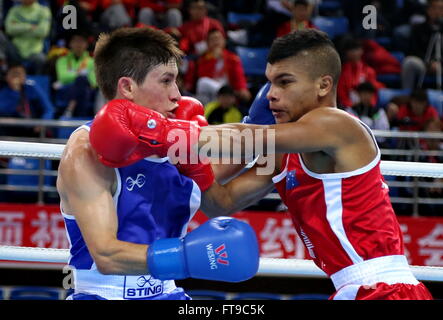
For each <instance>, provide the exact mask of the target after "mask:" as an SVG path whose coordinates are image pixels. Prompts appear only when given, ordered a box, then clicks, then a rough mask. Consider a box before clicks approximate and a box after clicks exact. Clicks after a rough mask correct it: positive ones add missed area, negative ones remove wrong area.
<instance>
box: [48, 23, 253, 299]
mask: <svg viewBox="0 0 443 320" xmlns="http://www.w3.org/2000/svg"><path fill="white" fill-rule="evenodd" d="M94 57H95V58H94V60H95V61H94V63H95V71H96V74H97V82H98V85H99V87H100V90H101V91H102V92H103V94H104V95H105V97H106V98H107V99H109V100H111V99H121V100H123V101H128V102H134V103H136V104H137V105H139V106H142V107H143V108H149V109H152V110H155V111H157V112H159V113H161V114H162V115H163V116H165V117H169V118H174V119H183V120H196V121H198V123H199V124H200V125H204V124H205V123H204V122H205V120H204V118H203V117H202V115H203V106H202V105H201V104H199V103H198V102H196V101H194V100H192V99H186V98H182V97H181V95H180V92H179V90H178V88H177V85H176V78H177V75H178V67H177V64H178V63H179V61H180V59H181V52H180V51H179V50H178V49H177V47H176V45H175V43H174V41H173V39H172V38H171V37H169V36H168V35H167V34H165V33H164V32H162V31H160V30H154V29H150V28H142V29H132V28H127V29H119V30H117V31H115V32H113V33H112V34H110V35H102V36H101V37H100V39H99V40H98V42H97V44H96V49H95V53H94ZM109 116H112V115H109ZM93 126H94V122H91V123H88V124H86V125H84V126H82V127H80V128H79V129H77V130H76V131H75V132H74V133H73V134H72V135H71V137H70V138H69V140H68V142H67V145H66V148H65V151H64V153H63V155H62V159H61V161H60V166H59V174H58V178H57V190H58V192H59V195H60V199H61V203H60V207H61V211H62V214H63V216H64V219H65V225H66V231H67V235H68V239H69V240H70V243H71V248H70V253H71V256H70V260H69V264H70V266H71V267H72V268H73V270H74V286H75V289H74V293H73V294H72V295H71V296H69V297H68V298H69V299H74V300H77V299H78V300H80V299H106V300H114V299H128V300H130V299H174V300H184V299H189V297H188V296H187V295H186V293H185V292H184V290H183V289H182V288H178V287H176V286H175V283H174V280H176V279H184V278H188V277H193V278H200V279H209V280H218V281H229V282H238V281H243V280H247V279H249V278H251V277H252V276H254V275H255V273H256V272H257V270H258V262H259V250H258V244H257V239H256V236H255V234H254V231H253V230H252V228H251V227H250V226H249V225H247V224H246V223H243V222H241V221H238V220H236V219H233V218H227V217H220V218H215V219H212V220H209V221H208V222H207V223H206V224H204V225H202V226H200V227H199V228H197V229H195V230H193V231H192V232H190V233H189V234H187V235H186V229H187V224H188V222H189V221H190V220H191V219H192V217H193V215H194V214H195V212H196V211H197V209H198V208H199V206H200V198H201V194H202V192H204V191H205V190H206V189H207V188H209V186H210V185H211V184H212V181H213V179H214V175H213V173H212V170H211V167H210V165H208V164H206V165H205V164H194V165H177V166H174V165H173V164H171V163H170V162H169V159H168V158H159V157H156V156H150V155H144V154H142V153H143V150H137V151H136V152H135V153H134V155H126V154H122V155H121V156H122V159H123V161H122V162H121V163H119V165H118V166H115V165H114V164H111V163H107V162H106V161H104V159H101V158H100V156H98V154H97V148H98V149H100V148H112V150H113V151H115V152H116V154H118V155H119V156H120V154H119V153H120V152H121V148H119V147H120V145H119V142H117V141H109V139H108V138H107V136H106V135H102V136H97V135H96V136H94V138H93V139H92V138H91V135H90V130H91V127H93ZM114 129H115V128H113V127H110V128H106V132H108V133H109V132H112V131H113V130H114ZM124 143H130V141H129V140H127V141H125V142H124ZM135 155H136V156H137V157H138V158H137V161H133V160H134V159H135V158H133V157H135ZM140 155H142V156H141V157H140Z"/></svg>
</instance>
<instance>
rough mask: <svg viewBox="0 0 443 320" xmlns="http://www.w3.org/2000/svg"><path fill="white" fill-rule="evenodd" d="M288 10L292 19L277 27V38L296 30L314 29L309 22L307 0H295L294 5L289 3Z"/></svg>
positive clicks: (309, 15)
mask: <svg viewBox="0 0 443 320" xmlns="http://www.w3.org/2000/svg"><path fill="white" fill-rule="evenodd" d="M290 8H291V12H292V18H291V20H289V21H285V22H284V23H282V24H281V25H280V26H279V27H278V29H277V37H281V36H284V35H285V34H288V33H291V32H294V31H297V30H303V29H307V28H316V27H315V25H314V24H313V23H312V21H311V11H310V10H309V2H308V1H307V0H295V1H294V3H290Z"/></svg>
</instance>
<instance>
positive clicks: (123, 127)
mask: <svg viewBox="0 0 443 320" xmlns="http://www.w3.org/2000/svg"><path fill="white" fill-rule="evenodd" d="M199 133H200V127H199V126H198V125H197V124H196V123H195V122H190V121H181V120H172V119H167V118H165V117H164V116H163V115H161V114H160V113H158V112H156V111H153V110H151V109H148V108H145V107H141V106H139V105H137V104H135V103H133V102H131V101H129V100H112V101H110V102H108V103H107V104H106V105H105V106H103V108H102V109H101V110H100V111H99V112H98V113H97V115H96V116H95V118H94V122H93V123H92V126H91V131H90V133H89V139H90V142H91V145H92V147H93V148H94V150H95V151H96V152H97V154H98V156H99V160H100V161H101V162H102V163H103V164H104V165H106V166H109V167H114V168H119V167H124V166H129V165H131V164H133V163H135V162H137V161H139V160H141V159H143V158H146V157H149V156H152V155H157V156H160V157H166V156H167V155H168V150H169V148H170V147H171V146H172V145H174V144H178V146H179V147H178V148H177V149H178V150H186V152H187V154H190V152H191V146H190V145H191V143H192V142H193V141H192V139H191V137H192V138H194V140H195V141H194V143H197V142H198V136H199ZM177 137H178V138H179V139H178V141H177V139H176V138H177ZM180 137H181V138H182V139H180ZM183 137H185V139H183ZM184 147H185V149H183V148H184Z"/></svg>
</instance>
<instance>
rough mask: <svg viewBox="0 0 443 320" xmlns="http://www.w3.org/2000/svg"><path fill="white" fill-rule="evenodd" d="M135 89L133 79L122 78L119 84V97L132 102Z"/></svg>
mask: <svg viewBox="0 0 443 320" xmlns="http://www.w3.org/2000/svg"><path fill="white" fill-rule="evenodd" d="M135 87H136V83H135V81H134V80H133V79H131V78H129V77H121V78H120V79H118V83H117V91H118V93H117V95H119V96H121V97H122V98H125V99H128V100H131V101H132V100H133V99H134V90H135Z"/></svg>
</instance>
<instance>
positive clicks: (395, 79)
mask: <svg viewBox="0 0 443 320" xmlns="http://www.w3.org/2000/svg"><path fill="white" fill-rule="evenodd" d="M377 81H379V82H382V83H384V84H385V85H386V86H387V87H391V88H398V87H400V86H401V77H400V75H399V74H397V73H387V74H379V75H377Z"/></svg>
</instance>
